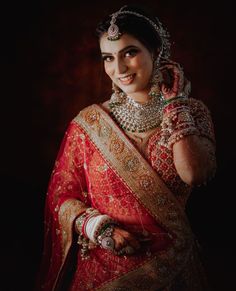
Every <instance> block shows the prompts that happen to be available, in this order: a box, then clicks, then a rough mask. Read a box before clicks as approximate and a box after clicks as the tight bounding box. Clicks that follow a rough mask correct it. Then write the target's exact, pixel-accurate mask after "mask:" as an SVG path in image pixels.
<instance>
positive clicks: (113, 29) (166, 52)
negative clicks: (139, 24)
mask: <svg viewBox="0 0 236 291" xmlns="http://www.w3.org/2000/svg"><path fill="white" fill-rule="evenodd" d="M125 7H127V6H126V5H125V6H123V7H121V8H120V10H118V11H117V12H115V13H113V14H111V21H110V26H109V28H108V31H107V34H108V37H107V39H108V40H111V41H114V40H117V39H119V38H120V36H121V32H120V31H119V27H118V25H117V24H116V20H117V17H118V16H119V15H124V14H130V15H135V16H137V17H140V18H143V19H145V20H146V21H147V22H148V23H149V24H150V25H151V26H152V27H153V28H154V29H155V31H156V32H157V33H158V35H159V37H160V39H161V50H160V53H159V56H158V59H160V58H161V57H163V58H167V59H168V58H169V57H170V41H169V37H170V35H169V33H168V31H167V30H166V29H164V28H163V25H162V23H161V22H160V21H159V19H158V18H157V17H156V21H157V24H158V25H157V24H156V23H155V22H154V21H152V20H151V19H150V18H148V17H146V16H144V15H142V14H140V13H137V12H135V11H129V10H123V9H124V8H125Z"/></svg>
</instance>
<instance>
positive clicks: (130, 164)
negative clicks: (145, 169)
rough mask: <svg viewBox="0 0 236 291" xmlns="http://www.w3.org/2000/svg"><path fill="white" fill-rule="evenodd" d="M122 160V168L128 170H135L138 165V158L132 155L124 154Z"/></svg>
mask: <svg viewBox="0 0 236 291" xmlns="http://www.w3.org/2000/svg"><path fill="white" fill-rule="evenodd" d="M123 162H124V170H126V171H129V172H136V171H137V170H138V168H139V165H140V162H139V159H138V158H137V157H134V156H126V157H125V159H124V161H123Z"/></svg>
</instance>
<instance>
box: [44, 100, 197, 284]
mask: <svg viewBox="0 0 236 291" xmlns="http://www.w3.org/2000/svg"><path fill="white" fill-rule="evenodd" d="M73 122H74V123H73V124H72V126H71V127H72V129H73V127H74V126H75V124H76V125H77V126H79V128H80V131H78V130H77V131H76V133H75V134H74V136H73V138H71V137H70V138H71V141H69V142H68V141H67V143H66V145H65V144H64V143H63V144H62V146H61V150H60V153H59V156H60V155H63V154H64V155H65V156H66V155H67V159H69V161H70V162H69V166H68V169H67V170H63V175H61V173H60V178H59V179H58V178H57V169H58V167H60V166H62V167H64V163H63V162H61V164H62V165H61V164H60V161H61V159H60V160H59V165H58V164H57V162H56V166H55V170H54V173H53V175H52V181H51V182H50V186H49V195H48V198H47V206H46V235H45V246H47V248H46V251H47V252H46V253H45V255H44V258H45V261H46V263H44V266H45V265H47V268H46V269H45V268H43V271H44V272H45V277H46V279H43V281H44V286H42V285H41V287H40V288H39V289H40V290H59V289H61V285H60V284H61V282H62V280H61V278H62V279H63V273H64V270H65V268H66V266H67V264H66V263H67V260H68V258H69V256H68V254H69V252H70V250H71V246H72V245H73V229H72V228H73V222H74V219H75V218H76V217H77V216H78V215H79V214H80V213H82V212H83V211H84V209H85V208H86V207H88V206H89V205H90V202H89V201H88V200H87V191H89V189H87V183H86V178H85V177H84V172H83V170H82V169H81V165H82V164H83V161H82V160H83V147H81V148H80V152H76V153H74V152H73V151H71V148H72V149H73V144H76V143H80V144H81V145H84V143H85V140H84V139H85V138H84V137H85V136H86V137H88V138H89V140H90V142H91V143H92V144H93V146H94V147H95V148H96V149H97V150H98V152H99V154H100V155H101V156H102V157H103V159H104V160H105V161H106V163H107V164H108V165H109V167H110V168H111V169H112V170H113V171H114V172H115V173H116V175H117V177H118V178H119V179H120V181H121V182H122V183H123V184H124V185H125V187H127V188H128V189H129V191H130V192H131V193H132V195H133V196H134V198H135V199H136V200H137V201H138V203H139V204H140V205H142V207H143V208H144V209H145V210H146V211H147V213H148V214H149V215H150V216H151V217H152V218H153V219H154V220H155V221H156V222H157V224H158V225H160V226H162V227H163V228H164V229H165V230H167V231H168V233H170V234H171V235H172V236H173V238H174V239H173V243H172V244H171V246H170V247H169V248H168V249H167V250H165V251H160V252H156V253H155V254H154V255H153V256H152V257H149V258H146V259H145V260H144V261H143V263H142V264H141V265H139V266H138V267H136V268H132V269H130V270H127V272H126V274H122V275H121V276H118V277H115V278H114V279H113V280H110V281H109V282H104V284H103V285H101V286H100V287H99V290H114V289H115V288H116V287H119V288H122V287H123V288H127V286H129V288H130V289H131V290H140V287H139V289H138V288H137V282H140V281H142V280H143V281H144V282H145V281H146V280H148V277H149V278H150V280H152V281H153V277H155V280H154V281H155V284H154V286H155V288H156V289H158V288H162V287H163V286H166V285H167V284H168V283H169V282H170V281H171V280H172V279H173V278H174V277H175V276H176V274H178V273H179V272H180V271H181V269H182V268H183V266H184V264H185V262H186V261H187V260H188V257H189V253H190V252H191V247H192V232H191V229H190V227H189V224H188V220H187V218H186V216H185V214H184V211H183V210H182V208H181V206H180V205H179V202H178V201H177V200H176V198H175V197H174V195H173V194H172V193H171V191H170V190H169V189H168V188H167V187H166V186H165V184H164V182H163V181H162V180H161V179H160V177H159V176H158V174H157V173H156V172H155V170H154V169H153V168H152V167H151V166H150V164H149V163H148V161H147V160H145V159H144V158H143V156H142V155H141V154H140V153H139V152H138V151H137V149H136V148H135V146H134V145H133V144H132V143H131V142H130V141H129V139H128V138H127V136H126V135H125V134H124V133H123V132H122V131H121V130H120V128H119V127H118V126H117V125H116V123H115V122H114V121H113V120H112V119H111V117H110V116H109V115H108V114H107V113H106V112H105V111H104V110H103V109H102V108H101V107H100V106H98V105H92V106H89V107H87V108H85V109H84V110H82V111H81V112H80V114H79V115H78V116H77V117H76V118H75V119H74V121H73ZM69 130H70V129H69ZM73 132H75V131H73ZM69 135H70V132H68V133H67V136H68V137H69ZM67 147H68V148H69V147H70V150H69V149H68V150H67ZM77 147H78V146H77ZM68 155H70V156H69V157H68ZM73 155H74V156H73ZM78 156H79V157H78ZM76 159H77V160H78V159H81V161H80V163H79V162H78V163H77V164H78V165H79V164H80V166H79V171H80V178H79V179H80V180H79V183H80V189H79V190H78V189H74V186H73V184H71V183H70V176H73V175H74V173H73V171H71V167H72V168H73V167H74V166H75V165H74V163H76V162H74V160H76ZM81 177H82V178H81ZM76 179H77V180H78V177H77V178H76ZM64 180H66V181H67V180H68V181H69V182H68V183H67V185H66V186H65V187H64V188H65V189H64V191H63V193H61V188H63V184H64V183H65V182H64ZM50 189H51V190H50ZM59 193H60V194H59ZM54 207H55V208H54ZM50 208H51V209H50ZM50 213H53V215H51V214H50ZM49 242H50V246H49V244H48V243H49ZM45 282H46V283H45ZM139 286H140V285H139Z"/></svg>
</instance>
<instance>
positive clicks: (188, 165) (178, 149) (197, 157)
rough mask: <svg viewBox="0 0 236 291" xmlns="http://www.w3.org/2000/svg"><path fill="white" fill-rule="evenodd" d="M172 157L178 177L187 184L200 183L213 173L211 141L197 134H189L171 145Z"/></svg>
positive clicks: (213, 150)
mask: <svg viewBox="0 0 236 291" xmlns="http://www.w3.org/2000/svg"><path fill="white" fill-rule="evenodd" d="M173 159H174V164H175V168H176V170H177V172H178V174H179V176H180V178H181V179H182V180H183V181H184V182H185V183H186V184H189V185H192V186H193V185H201V184H203V183H205V182H207V181H208V180H209V179H210V178H211V177H212V176H213V175H214V173H215V170H216V159H215V148H214V145H213V143H212V142H211V141H210V140H208V139H207V138H204V137H202V136H198V135H189V136H186V137H185V138H183V139H181V140H179V141H178V142H176V143H175V144H174V145H173Z"/></svg>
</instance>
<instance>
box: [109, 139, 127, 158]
mask: <svg viewBox="0 0 236 291" xmlns="http://www.w3.org/2000/svg"><path fill="white" fill-rule="evenodd" d="M123 150H124V142H123V141H122V140H120V139H118V138H116V137H113V138H112V139H111V141H110V151H111V152H112V153H114V154H115V155H118V154H121V153H122V152H123Z"/></svg>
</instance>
